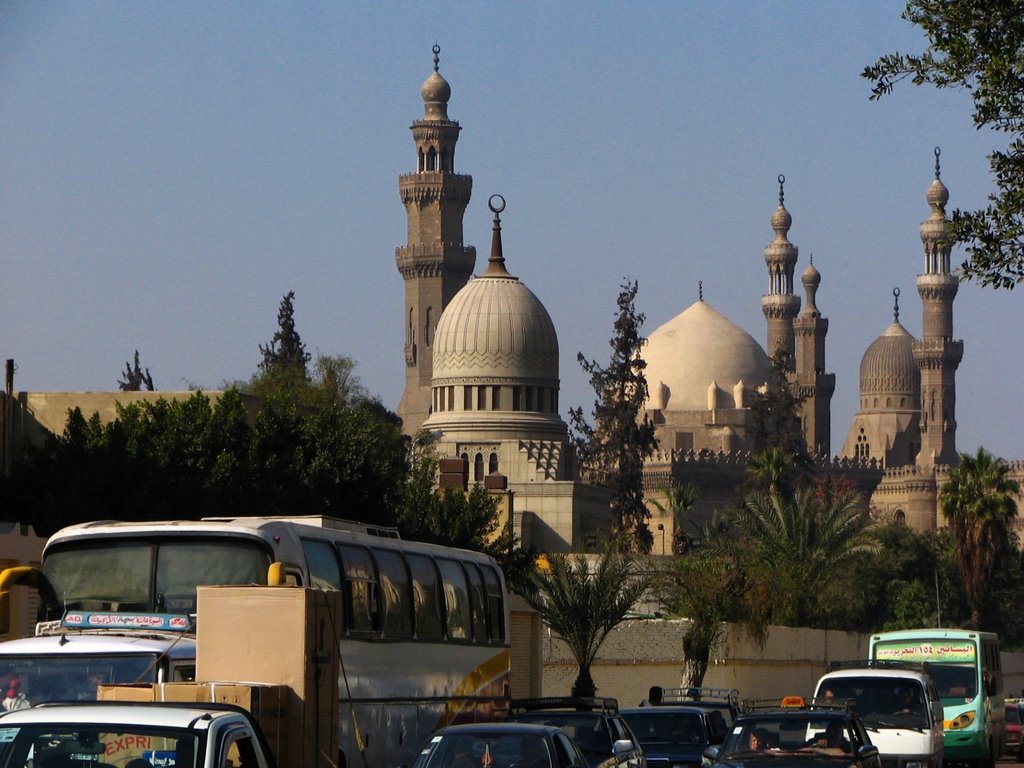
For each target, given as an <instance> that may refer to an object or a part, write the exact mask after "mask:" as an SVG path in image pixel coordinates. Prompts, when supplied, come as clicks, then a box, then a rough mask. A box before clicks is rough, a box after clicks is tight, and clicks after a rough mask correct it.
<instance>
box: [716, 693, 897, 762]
mask: <svg viewBox="0 0 1024 768" xmlns="http://www.w3.org/2000/svg"><path fill="white" fill-rule="evenodd" d="M704 758H705V760H706V761H707V762H709V763H710V764H712V765H714V766H717V768H781V766H787V768H788V766H795V765H799V766H800V767H801V768H804V766H806V768H815V767H817V768H840V767H843V768H845V767H846V766H849V767H850V768H881V766H882V763H881V759H880V758H879V756H878V747H876V746H874V745H872V743H871V739H870V738H869V737H868V734H867V731H866V730H865V729H864V726H863V725H862V724H861V722H860V720H859V719H858V718H857V716H856V715H855V714H854V713H853V712H849V711H847V710H846V709H845V708H844V707H839V706H835V707H828V706H820V705H819V706H812V707H808V706H804V705H803V702H802V700H800V701H799V703H792V704H790V705H788V706H786V707H779V706H775V707H773V708H771V709H763V710H762V709H754V710H749V711H747V712H746V713H744V714H742V715H740V716H739V717H738V718H736V721H735V722H734V723H733V725H732V728H731V730H730V732H729V735H728V737H726V739H725V741H724V742H723V743H722V745H721V746H714V747H708V748H707V749H706V750H705V751H704Z"/></svg>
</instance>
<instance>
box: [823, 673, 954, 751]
mask: <svg viewBox="0 0 1024 768" xmlns="http://www.w3.org/2000/svg"><path fill="white" fill-rule="evenodd" d="M830 669H831V671H829V672H828V673H827V674H825V675H824V676H822V678H821V679H820V680H819V681H818V685H817V688H816V689H815V700H832V701H838V702H841V701H844V700H845V701H852V702H853V705H854V708H855V710H856V712H857V714H858V716H859V717H860V719H861V722H863V723H864V727H865V728H867V730H868V732H869V734H870V736H871V743H872V744H874V745H875V746H877V747H878V752H879V755H880V756H881V758H882V768H942V761H943V714H942V700H941V699H940V698H939V694H938V691H937V690H936V688H935V683H934V682H932V679H931V677H930V676H929V675H928V672H927V665H922V664H916V665H913V664H896V663H881V662H875V661H862V660H861V661H856V662H845V663H834V664H833V665H832V666H831V668H830Z"/></svg>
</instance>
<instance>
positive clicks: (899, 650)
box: [875, 640, 978, 663]
mask: <svg viewBox="0 0 1024 768" xmlns="http://www.w3.org/2000/svg"><path fill="white" fill-rule="evenodd" d="M977 657H978V652H977V648H976V647H975V645H974V643H973V642H971V641H970V640H894V641H891V642H884V643H878V644H877V645H876V646H875V658H876V659H878V660H879V661H945V662H971V663H973V662H974V661H975V660H976V659H977Z"/></svg>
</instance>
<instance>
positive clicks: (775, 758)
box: [713, 753, 854, 768]
mask: <svg viewBox="0 0 1024 768" xmlns="http://www.w3.org/2000/svg"><path fill="white" fill-rule="evenodd" d="M853 764H854V763H853V759H852V758H850V759H847V758H840V757H827V756H825V755H815V754H813V753H803V754H797V755H786V754H782V755H766V756H764V757H747V756H743V757H737V758H735V759H731V758H722V759H719V760H718V761H717V762H716V763H715V764H714V766H713V768H812V766H813V767H814V768H845V766H850V765H853Z"/></svg>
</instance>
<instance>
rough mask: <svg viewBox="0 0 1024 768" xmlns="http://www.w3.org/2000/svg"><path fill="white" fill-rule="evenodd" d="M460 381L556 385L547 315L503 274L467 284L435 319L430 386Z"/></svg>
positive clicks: (554, 355)
mask: <svg viewBox="0 0 1024 768" xmlns="http://www.w3.org/2000/svg"><path fill="white" fill-rule="evenodd" d="M466 378H472V379H502V380H507V379H528V380H532V381H533V382H534V383H538V384H539V383H542V382H543V383H546V384H549V385H554V384H556V383H557V381H558V336H557V335H556V334H555V326H554V324H553V323H552V322H551V316H550V315H549V314H548V311H547V310H546V309H545V308H544V305H543V304H541V302H540V299H538V298H537V297H536V296H535V295H534V294H533V292H532V291H531V290H530V289H529V288H527V287H526V286H525V285H523V284H522V283H521V282H519V279H518V278H516V277H512V276H511V275H509V274H508V273H507V272H504V271H502V272H500V273H497V274H490V273H485V274H484V275H482V276H480V277H477V278H475V279H473V280H470V281H469V283H467V284H466V286H465V287H464V288H463V289H462V290H460V291H459V292H458V293H457V294H456V295H455V298H453V299H452V300H451V303H449V304H448V306H447V308H445V310H444V312H443V313H442V315H441V318H440V320H438V323H437V333H436V336H435V340H434V384H435V386H436V385H438V384H442V383H443V382H442V381H440V380H441V379H466Z"/></svg>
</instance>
